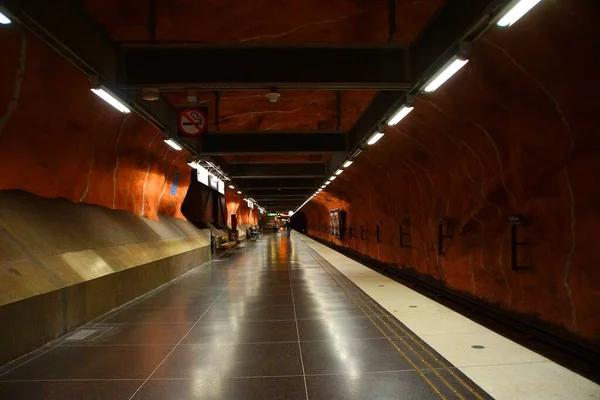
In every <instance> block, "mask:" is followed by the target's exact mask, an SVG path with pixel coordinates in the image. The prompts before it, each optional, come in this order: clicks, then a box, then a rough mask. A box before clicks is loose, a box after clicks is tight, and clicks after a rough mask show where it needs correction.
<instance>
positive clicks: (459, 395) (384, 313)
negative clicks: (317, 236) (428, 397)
mask: <svg viewBox="0 0 600 400" xmlns="http://www.w3.org/2000/svg"><path fill="white" fill-rule="evenodd" d="M303 245H304V246H305V247H306V248H307V250H308V251H309V253H312V255H313V258H315V260H316V261H317V262H318V263H319V264H321V266H322V267H323V269H324V270H325V271H326V272H327V273H328V274H329V275H330V276H331V277H332V278H333V279H334V280H335V281H336V283H337V284H338V285H339V286H340V287H341V288H342V290H344V292H345V293H346V295H348V297H350V299H351V300H352V301H353V302H354V303H355V304H356V305H357V306H358V308H359V309H360V310H361V312H362V313H363V314H364V315H365V316H366V317H367V318H369V320H370V321H371V322H372V323H373V325H375V327H376V328H377V329H378V330H379V331H381V332H382V333H383V335H384V336H385V337H386V338H387V339H388V340H389V341H390V342H391V343H392V344H393V345H394V347H396V348H397V346H396V345H395V343H393V341H392V339H391V338H389V337H388V335H387V334H386V333H385V332H383V330H382V329H381V328H380V327H379V326H378V325H377V323H375V321H373V319H372V318H371V317H370V316H369V315H367V313H365V311H364V310H363V308H362V307H361V306H360V305H359V304H358V303H357V302H356V301H355V299H354V298H353V297H355V296H353V295H351V292H350V291H349V290H347V288H345V287H344V286H346V285H347V284H346V283H345V282H344V283H342V282H343V281H340V279H339V278H337V277H336V276H334V275H333V274H332V273H331V272H330V271H329V270H328V268H327V267H326V266H325V265H323V263H322V262H321V261H320V260H319V258H322V256H320V255H319V254H318V253H316V251H314V250H313V249H311V248H310V247H309V246H308V245H307V244H306V243H304V242H303ZM314 254H316V255H317V256H318V257H315V255H314ZM325 261H326V260H325ZM336 271H337V270H336ZM338 273H339V271H338ZM346 279H347V278H346ZM349 282H350V281H349ZM350 283H352V282H350ZM356 289H358V293H359V294H360V296H362V297H363V298H365V299H367V300H368V302H370V303H374V304H375V307H376V308H379V309H381V310H382V311H383V316H385V318H387V319H388V320H389V321H391V322H392V323H393V324H394V326H396V327H397V328H398V329H400V330H401V331H402V332H403V333H404V334H405V335H406V337H408V338H409V339H410V340H411V341H412V342H413V343H414V344H416V345H418V346H419V347H420V348H421V349H423V351H425V352H426V353H427V354H428V355H429V356H430V357H431V358H433V359H435V361H436V362H437V364H438V365H439V366H440V367H441V368H442V369H444V370H446V371H448V373H449V374H450V375H452V377H453V378H455V379H456V380H457V381H458V382H459V383H460V384H461V385H462V386H463V387H464V388H465V389H467V390H468V391H469V392H471V393H472V394H473V395H474V396H475V397H476V398H477V399H478V400H484V397H482V396H481V395H480V394H479V393H477V391H476V390H475V389H474V388H472V387H471V386H470V385H469V384H468V383H467V382H465V381H464V380H463V379H461V378H460V377H459V376H458V375H457V374H455V373H454V372H453V371H452V367H450V366H448V365H447V364H445V363H443V362H442V361H441V360H440V359H439V358H437V357H436V356H435V354H433V353H432V352H431V351H430V350H429V349H427V348H426V347H425V346H423V343H422V341H421V340H417V339H415V337H414V336H413V335H411V333H410V332H409V331H407V330H406V329H404V327H403V326H402V325H401V324H399V322H398V321H397V320H396V319H395V318H393V317H391V316H390V315H389V313H388V312H387V310H385V309H384V308H383V307H382V306H381V305H380V304H379V303H377V302H374V301H373V299H372V298H371V297H369V296H368V295H367V294H366V293H364V292H363V291H362V290H361V289H360V288H358V287H356ZM354 291H355V292H356V290H354ZM357 300H358V301H360V302H361V303H362V304H363V305H364V306H365V307H367V308H368V309H369V310H370V311H371V312H373V313H374V312H375V310H373V308H372V307H371V306H370V305H369V304H368V303H367V302H365V301H364V300H360V299H357ZM376 317H377V318H378V319H379V320H380V321H381V322H382V323H383V324H384V325H385V327H386V328H387V329H388V330H389V331H390V332H392V333H393V334H394V335H395V336H396V337H397V338H398V339H400V340H401V341H404V339H403V338H402V337H401V336H400V335H398V333H397V332H396V331H395V330H394V329H393V328H391V327H390V326H389V325H388V324H387V323H386V322H385V321H384V320H383V319H382V318H381V316H378V315H376ZM409 349H410V350H411V352H412V353H413V354H415V355H416V356H418V357H422V355H421V354H419V353H417V352H416V351H415V350H413V348H412V347H409ZM397 350H398V351H399V352H401V351H400V350H399V349H398V348H397ZM401 354H402V352H401ZM402 355H403V357H404V358H405V359H406V358H407V357H406V356H405V355H404V354H402ZM407 361H409V363H410V364H411V365H413V363H412V362H411V361H410V360H408V359H407ZM421 361H422V362H423V363H424V364H425V365H426V366H427V367H428V368H429V369H430V370H431V371H432V372H433V373H434V374H435V375H436V376H437V377H438V378H440V380H441V381H442V382H443V383H444V384H445V385H446V386H447V387H448V388H449V389H450V390H452V391H453V392H454V393H455V394H456V395H457V396H458V397H459V398H460V399H461V400H465V399H464V397H463V396H462V394H461V393H459V392H458V391H457V390H456V389H455V388H454V386H453V385H452V384H451V383H450V382H448V381H447V380H446V379H445V378H444V377H443V376H441V375H440V374H439V373H438V372H437V371H436V369H435V367H433V366H432V365H431V364H429V363H428V362H427V361H426V360H425V359H424V358H423V359H422V360H421ZM413 367H414V365H413ZM421 376H422V377H423V378H424V380H426V381H427V382H429V380H428V379H427V378H426V377H425V376H424V375H423V374H421ZM432 388H434V390H435V391H436V393H438V394H439V395H440V396H442V397H443V395H442V394H441V393H439V391H438V390H437V388H435V386H433V387H432Z"/></svg>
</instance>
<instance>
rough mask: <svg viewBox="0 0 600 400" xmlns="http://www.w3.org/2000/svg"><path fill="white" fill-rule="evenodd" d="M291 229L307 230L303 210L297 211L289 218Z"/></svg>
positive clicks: (306, 221)
mask: <svg viewBox="0 0 600 400" xmlns="http://www.w3.org/2000/svg"><path fill="white" fill-rule="evenodd" d="M290 223H291V224H292V229H294V230H296V231H298V232H301V233H307V232H308V216H307V215H306V214H305V213H304V212H303V211H298V212H297V213H295V214H294V215H292V217H291V218H290Z"/></svg>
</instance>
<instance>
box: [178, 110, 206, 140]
mask: <svg viewBox="0 0 600 400" xmlns="http://www.w3.org/2000/svg"><path fill="white" fill-rule="evenodd" d="M177 125H178V126H179V133H181V134H182V135H184V136H200V135H202V134H203V133H204V132H205V131H206V125H207V119H206V111H205V110H203V109H201V108H188V109H185V110H183V111H181V112H180V113H179V119H178V123H177Z"/></svg>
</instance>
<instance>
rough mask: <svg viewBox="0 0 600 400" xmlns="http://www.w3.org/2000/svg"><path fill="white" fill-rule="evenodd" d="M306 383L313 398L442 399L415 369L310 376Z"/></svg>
mask: <svg viewBox="0 0 600 400" xmlns="http://www.w3.org/2000/svg"><path fill="white" fill-rule="evenodd" d="M306 385H307V387H308V395H309V398H310V399H311V400H330V399H336V400H364V399H369V400H399V399H402V400H439V399H440V398H441V397H440V396H439V395H438V394H436V392H435V391H434V390H433V389H432V388H431V387H430V386H429V385H428V384H427V383H426V382H425V381H424V380H423V378H421V376H420V375H419V374H418V373H417V372H415V371H412V372H393V373H376V374H360V373H359V374H354V375H337V376H336V375H329V376H309V377H307V379H306ZM450 398H452V399H454V398H455V397H450Z"/></svg>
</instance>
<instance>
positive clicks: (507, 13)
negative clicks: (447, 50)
mask: <svg viewBox="0 0 600 400" xmlns="http://www.w3.org/2000/svg"><path fill="white" fill-rule="evenodd" d="M540 1H541V0H512V1H510V2H509V3H508V5H507V6H506V7H504V9H503V10H502V11H501V12H499V13H498V14H497V15H496V17H495V18H493V19H492V23H495V24H496V25H497V26H499V27H509V26H512V25H513V24H514V23H515V22H517V21H518V20H519V19H520V18H521V17H522V16H523V15H525V14H526V13H527V12H528V11H529V10H531V9H532V8H533V7H534V6H535V5H536V4H538V3H539V2H540ZM468 62H469V60H468V58H467V57H466V56H465V55H464V54H458V55H454V56H453V57H451V58H450V59H449V60H448V61H446V63H444V65H443V66H442V67H441V68H440V69H439V70H438V71H437V72H436V73H435V74H433V75H432V76H431V77H430V78H429V79H428V80H427V81H426V82H425V83H424V84H423V85H422V86H421V87H420V88H419V90H418V91H421V92H426V93H433V92H434V91H435V90H437V89H439V88H440V87H441V86H442V85H443V84H444V83H445V82H446V81H448V80H449V79H450V78H451V77H452V76H453V75H454V74H456V73H457V72H458V71H460V70H461V69H462V68H463V67H464V66H465V65H467V63H468ZM414 104H415V103H414V98H413V97H412V96H407V98H406V100H405V102H404V104H402V105H401V106H400V107H399V108H398V110H397V111H396V112H395V113H394V114H392V116H391V117H390V118H389V119H388V120H387V121H386V123H387V125H388V126H394V125H396V124H398V123H399V122H400V121H402V120H403V119H404V118H406V116H407V115H408V114H410V112H411V111H412V110H414V108H415V106H414ZM384 135H385V133H384V129H383V125H381V126H379V127H378V128H377V129H376V130H375V132H373V133H372V134H371V136H369V138H368V139H367V140H366V142H365V144H366V146H372V145H374V144H375V143H377V142H378V141H379V140H380V139H381V138H382V137H383V136H384ZM366 146H364V147H366ZM361 152H362V146H361V148H360V149H358V150H357V151H356V152H355V153H353V154H352V155H351V156H350V157H349V158H348V159H347V160H345V161H344V163H343V164H342V166H341V167H340V168H339V169H338V170H337V171H335V173H334V174H333V175H332V176H331V177H329V178H328V179H327V180H326V181H325V182H324V183H323V185H322V186H321V187H320V188H319V189H317V191H316V192H315V193H313V194H312V195H311V196H310V197H309V198H308V199H307V200H306V201H305V202H304V203H302V205H301V206H300V207H298V208H297V209H296V211H294V213H296V212H298V211H299V210H300V209H301V208H302V207H304V206H305V205H306V203H308V202H309V201H311V200H312V198H313V197H315V196H316V195H318V194H319V193H320V192H321V191H322V190H323V189H325V187H326V186H327V185H329V184H330V183H331V182H332V181H333V180H334V179H335V178H337V176H338V175H340V174H341V173H343V172H344V169H345V168H348V167H350V166H351V165H352V163H353V162H354V160H355V159H356V157H357V156H358V155H359V154H360V153H361Z"/></svg>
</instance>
